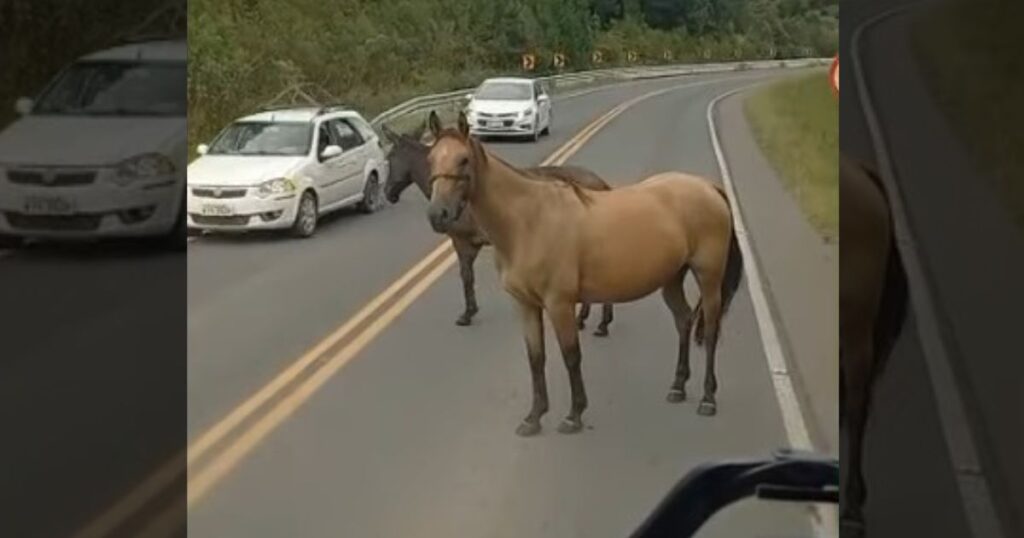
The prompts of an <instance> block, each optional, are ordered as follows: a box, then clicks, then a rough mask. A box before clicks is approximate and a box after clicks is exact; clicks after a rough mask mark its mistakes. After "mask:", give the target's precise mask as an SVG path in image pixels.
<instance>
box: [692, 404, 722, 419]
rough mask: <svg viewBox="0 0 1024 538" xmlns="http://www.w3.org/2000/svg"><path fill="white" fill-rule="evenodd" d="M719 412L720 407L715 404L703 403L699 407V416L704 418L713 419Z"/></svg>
mask: <svg viewBox="0 0 1024 538" xmlns="http://www.w3.org/2000/svg"><path fill="white" fill-rule="evenodd" d="M717 412H718V406H717V405H715V403H714V402H709V401H702V402H701V403H700V405H698V406H697V414H698V415H700V416H702V417H713V416H715V413H717Z"/></svg>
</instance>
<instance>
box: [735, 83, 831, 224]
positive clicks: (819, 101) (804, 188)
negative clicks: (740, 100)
mask: <svg viewBox="0 0 1024 538" xmlns="http://www.w3.org/2000/svg"><path fill="white" fill-rule="evenodd" d="M745 112H746V116H747V120H748V121H749V123H750V125H751V128H752V129H753V132H754V137H755V138H756V139H757V142H758V144H759V145H760V146H761V149H762V151H764V153H765V155H766V156H767V157H768V160H769V161H771V163H772V165H773V166H774V167H775V169H776V171H778V173H779V176H780V177H781V178H782V180H783V182H784V183H785V184H786V188H787V189H788V190H789V191H790V192H791V193H792V194H793V196H794V197H795V198H796V199H797V201H798V202H799V204H800V207H801V208H802V209H803V211H804V214H805V215H806V216H807V219H808V220H809V221H810V222H811V224H812V225H813V226H814V227H815V229H817V230H818V232H819V233H820V234H821V235H822V237H823V238H824V239H825V241H828V242H835V241H836V240H837V236H838V233H839V166H838V165H837V164H836V163H838V162H839V103H838V102H837V101H836V98H835V97H834V96H833V95H832V93H831V90H830V89H829V85H828V79H827V76H826V74H825V72H822V71H818V72H815V73H814V74H812V75H805V76H800V77H797V78H792V79H786V80H783V81H781V82H777V83H774V84H772V85H771V86H768V87H767V88H764V89H762V90H760V91H759V92H757V93H756V94H754V95H752V96H750V98H749V99H747V101H746V103H745Z"/></svg>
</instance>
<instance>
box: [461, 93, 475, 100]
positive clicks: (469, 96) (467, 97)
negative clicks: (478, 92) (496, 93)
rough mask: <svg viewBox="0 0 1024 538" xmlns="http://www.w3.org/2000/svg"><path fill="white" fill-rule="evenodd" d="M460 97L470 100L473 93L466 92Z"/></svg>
mask: <svg viewBox="0 0 1024 538" xmlns="http://www.w3.org/2000/svg"><path fill="white" fill-rule="evenodd" d="M462 98H463V99H465V100H466V101H472V100H473V94H471V93H467V94H466V95H463V96H462Z"/></svg>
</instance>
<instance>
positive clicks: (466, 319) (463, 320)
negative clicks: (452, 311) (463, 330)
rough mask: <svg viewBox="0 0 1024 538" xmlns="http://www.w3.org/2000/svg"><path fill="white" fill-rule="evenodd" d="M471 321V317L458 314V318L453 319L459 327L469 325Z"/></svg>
mask: <svg viewBox="0 0 1024 538" xmlns="http://www.w3.org/2000/svg"><path fill="white" fill-rule="evenodd" d="M472 323H473V318H471V317H469V316H466V315H462V316H459V319H457V320H455V324H456V325H458V326H459V327H465V326H467V325H471V324H472Z"/></svg>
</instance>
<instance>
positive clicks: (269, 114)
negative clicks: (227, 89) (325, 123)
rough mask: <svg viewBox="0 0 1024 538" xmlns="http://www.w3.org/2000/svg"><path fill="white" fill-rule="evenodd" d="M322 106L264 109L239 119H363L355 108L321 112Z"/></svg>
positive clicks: (304, 120) (286, 120)
mask: <svg viewBox="0 0 1024 538" xmlns="http://www.w3.org/2000/svg"><path fill="white" fill-rule="evenodd" d="M321 109H322V108H321V107H313V106H310V107H295V108H279V109H275V110H264V111H262V112H257V113H255V114H250V115H248V116H245V117H243V118H239V119H238V120H237V121H265V122H302V123H306V122H312V121H313V120H314V119H316V118H320V117H323V118H330V119H334V118H355V119H360V120H361V119H363V117H362V116H360V115H359V113H358V112H356V111H354V110H335V111H331V112H327V113H324V114H321V113H320V111H321Z"/></svg>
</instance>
